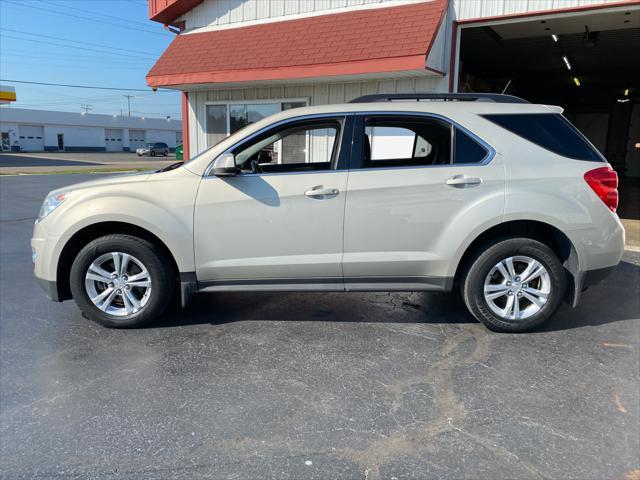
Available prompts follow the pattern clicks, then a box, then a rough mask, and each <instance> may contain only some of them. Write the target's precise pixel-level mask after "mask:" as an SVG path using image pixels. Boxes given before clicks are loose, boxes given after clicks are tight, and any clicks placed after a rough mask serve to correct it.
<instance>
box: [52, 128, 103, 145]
mask: <svg viewBox="0 0 640 480" xmlns="http://www.w3.org/2000/svg"><path fill="white" fill-rule="evenodd" d="M59 133H61V134H63V135H64V147H65V149H66V150H104V147H105V141H104V138H105V135H104V128H100V127H73V126H68V125H45V126H44V148H45V150H51V151H57V150H58V134H59Z"/></svg>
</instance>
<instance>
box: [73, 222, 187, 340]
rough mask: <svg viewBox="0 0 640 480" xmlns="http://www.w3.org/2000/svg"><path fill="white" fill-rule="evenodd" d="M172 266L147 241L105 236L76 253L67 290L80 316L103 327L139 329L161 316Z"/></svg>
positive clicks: (169, 293)
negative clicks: (69, 290) (69, 288)
mask: <svg viewBox="0 0 640 480" xmlns="http://www.w3.org/2000/svg"><path fill="white" fill-rule="evenodd" d="M125 255H126V257H125ZM116 257H118V258H119V260H117V259H116ZM125 259H126V261H125ZM116 262H119V265H118V264H117V263H116ZM125 265H126V267H125ZM170 265H171V261H170V259H168V258H166V255H165V254H164V252H162V251H161V250H159V249H158V248H157V247H155V246H154V245H153V244H152V243H150V242H149V241H147V240H144V239H141V238H138V237H134V236H132V235H124V234H115V235H106V236H104V237H100V238H97V239H95V240H93V241H91V242H89V243H88V244H87V245H86V246H85V247H84V248H83V249H82V250H80V252H79V253H78V255H77V256H76V258H75V260H74V262H73V265H72V266H71V274H70V286H71V293H72V295H73V298H74V300H75V301H76V303H77V305H78V307H79V308H80V310H81V311H82V313H83V315H85V316H87V317H88V318H90V319H91V320H94V321H96V322H98V323H100V324H101V325H104V326H105V327H112V328H132V327H140V326H142V325H145V324H147V323H149V322H151V321H153V320H155V319H157V318H158V317H160V316H161V315H162V314H163V313H164V312H165V311H166V309H167V307H168V306H169V304H170V303H171V300H172V298H173V294H174V291H175V285H176V273H175V272H174V271H173V268H171V267H170ZM118 266H120V270H118ZM116 272H118V273H116ZM107 275H109V276H107ZM114 275H115V277H114ZM128 277H130V278H128ZM97 278H99V279H103V280H105V281H101V280H97ZM108 279H111V282H109V283H107V281H106V280H108ZM147 280H148V281H147ZM147 284H148V287H147V286H146V285H147ZM100 297H102V298H101V299H100ZM92 298H94V300H95V299H99V300H97V301H94V300H92ZM107 302H108V305H106V304H107ZM105 305H106V306H105ZM99 307H102V308H99Z"/></svg>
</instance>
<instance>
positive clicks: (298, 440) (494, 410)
mask: <svg viewBox="0 0 640 480" xmlns="http://www.w3.org/2000/svg"><path fill="white" fill-rule="evenodd" d="M87 178H92V177H91V176H90V175H49V176H46V175H44V176H21V177H1V178H0V332H1V335H0V462H1V464H0V472H2V473H1V474H0V476H1V477H2V478H7V479H9V478H10V479H17V478H65V479H66V478H74V479H75V478H92V479H94V478H95V479H98V478H99V479H116V478H117V479H156V478H157V479H169V478H171V479H174V478H175V479H197V478H215V479H253V478H260V479H263V478H274V479H275V478H278V479H337V478H346V479H352V478H353V479H367V480H371V479H397V480H403V479H426V478H437V479H492V480H498V479H547V478H562V479H580V480H588V479H634V480H637V479H638V478H640V416H639V415H640V412H639V410H640V380H639V378H638V375H639V374H638V372H640V254H639V253H637V252H626V253H625V257H624V260H623V262H622V263H621V264H620V266H619V268H618V269H617V271H616V272H615V273H614V275H613V276H611V277H610V278H608V279H607V280H606V281H605V282H604V283H603V284H601V285H599V286H597V287H594V288H593V289H591V290H590V291H588V292H587V293H586V294H585V296H584V300H583V302H582V303H581V304H580V305H579V307H578V308H576V309H571V308H569V307H567V306H564V307H562V309H561V310H560V312H559V313H558V315H557V316H556V317H555V318H554V319H553V321H551V322H550V323H549V324H548V325H547V326H546V327H545V328H544V329H543V330H541V331H538V332H535V333H529V334H521V335H507V334H495V333H492V332H489V331H488V330H486V329H485V328H484V327H482V326H481V325H480V324H478V323H476V322H475V321H474V320H473V319H472V318H471V317H470V315H469V314H468V313H467V312H466V310H465V309H464V307H463V306H462V304H461V302H460V300H459V299H458V297H457V295H454V294H447V295H445V294H426V293H412V294H408V293H407V294H403V293H393V294H383V293H381V294H338V293H322V294H318V293H313V294H300V293H269V294H255V293H252V294H211V295H207V296H202V297H201V298H199V299H198V300H197V301H196V302H195V304H194V305H193V307H192V308H191V309H190V310H188V311H186V312H175V313H172V314H170V315H168V316H167V317H166V318H165V319H164V320H163V321H162V322H161V323H159V324H156V325H153V326H151V327H148V328H145V329H140V330H109V329H105V328H102V327H100V326H99V325H97V324H94V323H91V322H90V321H88V320H86V319H84V318H83V317H81V315H80V314H79V312H78V310H77V309H76V307H75V305H74V303H73V302H65V303H62V304H57V303H52V302H49V301H47V300H46V299H45V296H44V294H43V292H41V291H40V289H39V287H38V285H37V284H36V282H35V280H34V278H33V276H32V265H31V251H30V246H29V238H30V235H31V231H32V226H33V221H34V219H35V216H36V214H37V211H38V208H39V206H40V202H41V201H42V199H43V197H44V195H45V194H46V192H47V191H49V190H51V189H53V188H56V187H60V186H62V185H65V184H69V183H74V182H78V181H82V180H85V179H87Z"/></svg>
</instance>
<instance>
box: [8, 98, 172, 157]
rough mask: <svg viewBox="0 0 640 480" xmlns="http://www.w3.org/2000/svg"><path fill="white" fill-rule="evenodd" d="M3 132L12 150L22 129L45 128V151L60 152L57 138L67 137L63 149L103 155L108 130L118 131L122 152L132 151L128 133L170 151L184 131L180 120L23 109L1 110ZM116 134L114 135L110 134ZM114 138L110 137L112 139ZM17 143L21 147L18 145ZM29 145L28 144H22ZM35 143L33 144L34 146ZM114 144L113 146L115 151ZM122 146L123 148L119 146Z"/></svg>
mask: <svg viewBox="0 0 640 480" xmlns="http://www.w3.org/2000/svg"><path fill="white" fill-rule="evenodd" d="M0 119H1V120H2V122H1V123H0V131H2V132H9V134H10V143H11V147H12V148H13V149H14V150H16V149H18V147H21V148H20V149H21V150H25V148H24V145H20V138H19V131H20V128H19V126H20V125H32V126H34V127H43V131H44V134H43V136H44V145H43V146H42V149H44V150H49V151H58V134H59V133H61V134H63V135H64V149H65V150H68V151H79V150H83V151H101V150H105V148H106V145H107V144H106V142H105V138H106V130H110V131H117V133H118V134H117V135H116V137H117V138H120V139H121V140H120V142H117V143H116V144H117V145H118V149H119V150H124V151H128V150H129V130H130V129H131V130H134V131H143V132H145V133H144V135H143V136H144V138H145V142H165V143H166V144H167V145H168V146H169V148H170V149H171V150H173V149H174V148H175V147H176V137H177V132H180V131H181V130H182V122H181V121H180V120H170V121H167V120H165V119H162V118H146V119H145V118H140V117H122V116H113V115H98V114H88V115H82V114H79V113H73V112H56V111H49V110H30V109H21V108H13V107H12V108H2V109H0ZM111 133H113V132H111ZM113 136H114V135H110V137H113ZM16 142H18V143H16ZM23 143H26V142H23ZM32 143H33V142H32ZM113 145H114V144H113V143H111V144H110V146H111V147H113ZM120 145H121V146H120Z"/></svg>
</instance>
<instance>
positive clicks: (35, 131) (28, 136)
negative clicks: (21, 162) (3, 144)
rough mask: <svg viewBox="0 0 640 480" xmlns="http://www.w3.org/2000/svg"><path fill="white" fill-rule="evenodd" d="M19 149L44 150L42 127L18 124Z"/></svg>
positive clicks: (29, 150)
mask: <svg viewBox="0 0 640 480" xmlns="http://www.w3.org/2000/svg"><path fill="white" fill-rule="evenodd" d="M18 136H19V141H20V150H25V151H28V152H34V151H41V150H44V129H43V127H42V126H40V125H37V126H36V125H18Z"/></svg>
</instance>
